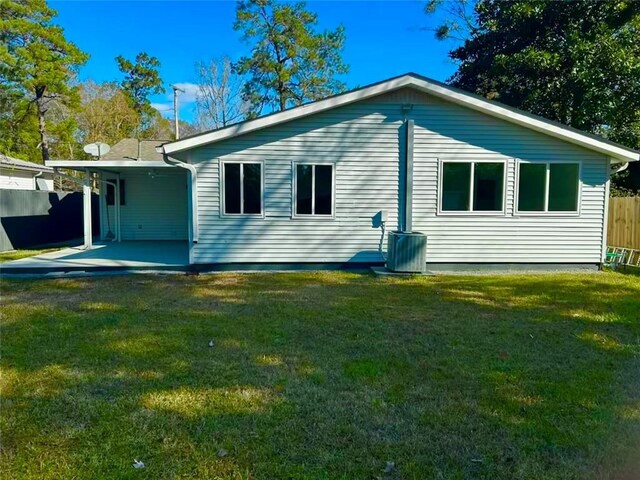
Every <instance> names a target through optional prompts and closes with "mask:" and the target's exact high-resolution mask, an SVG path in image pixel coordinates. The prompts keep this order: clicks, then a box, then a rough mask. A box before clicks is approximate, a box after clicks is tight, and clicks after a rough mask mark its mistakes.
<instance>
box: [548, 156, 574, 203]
mask: <svg viewBox="0 0 640 480" xmlns="http://www.w3.org/2000/svg"><path fill="white" fill-rule="evenodd" d="M577 209H578V164H576V163H551V164H549V211H550V212H572V211H576V210H577Z"/></svg>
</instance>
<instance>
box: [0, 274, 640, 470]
mask: <svg viewBox="0 0 640 480" xmlns="http://www.w3.org/2000/svg"><path fill="white" fill-rule="evenodd" d="M3 295H4V300H5V302H4V307H5V308H4V312H3V318H2V334H3V343H2V352H1V353H2V360H1V365H2V370H3V375H2V399H3V400H2V403H3V405H2V407H3V412H4V413H3V416H2V433H3V442H2V455H3V465H7V466H8V469H7V470H6V472H8V473H7V475H9V477H11V476H13V477H16V476H20V477H24V478H29V476H31V477H33V478H61V477H65V476H69V474H71V473H73V474H75V475H76V476H78V477H79V478H83V477H86V478H113V477H117V478H129V477H131V478H134V477H135V478H173V477H177V476H182V477H186V478H197V477H211V478H375V477H377V476H379V477H384V478H387V477H388V478H394V477H397V478H438V477H441V478H514V476H515V477H517V478H535V479H542V478H588V477H590V476H591V477H594V478H608V477H611V478H613V476H614V475H618V474H621V473H620V470H618V469H617V468H619V467H620V466H622V467H621V468H622V470H624V466H625V465H627V463H626V462H627V457H629V458H631V455H632V454H633V453H634V452H637V450H634V448H636V447H637V445H638V443H634V442H637V441H638V433H639V429H640V409H639V407H638V401H639V399H640V394H639V388H638V386H639V384H640V379H638V371H639V370H638V368H639V366H640V363H639V361H638V359H639V358H640V343H639V340H638V339H639V338H640V321H639V319H638V312H640V283H639V282H638V281H637V279H636V278H633V277H625V276H622V275H617V274H600V275H594V274H591V275H587V274H577V275H575V274H574V275H568V274H567V275H536V276H476V277H435V278H411V279H386V280H383V279H378V278H375V277H372V276H369V275H359V274H349V273H311V274H310V273H298V274H282V275H273V274H253V275H238V274H224V275H212V276H202V277H197V278H194V277H179V276H167V277H114V278H102V279H86V280H56V281H45V282H42V281H41V282H37V281H12V282H4V283H3ZM210 341H212V342H213V346H212V347H210V346H209V342H210ZM223 450H224V451H226V452H227V454H226V455H225V454H224V451H223ZM36 457H37V458H39V459H40V460H39V461H38V462H33V459H34V458H36ZM133 458H140V459H142V460H143V461H145V463H146V464H147V468H145V469H144V470H142V471H134V470H133V469H132V467H131V462H132V461H133ZM607 459H613V461H609V460H607ZM387 461H394V462H395V463H396V465H397V469H396V470H395V471H393V472H389V473H388V474H385V473H384V472H383V469H384V467H385V464H386V462H387ZM83 472H85V473H83Z"/></svg>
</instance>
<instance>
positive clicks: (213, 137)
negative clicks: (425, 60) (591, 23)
mask: <svg viewBox="0 0 640 480" xmlns="http://www.w3.org/2000/svg"><path fill="white" fill-rule="evenodd" d="M403 87H412V88H415V89H416V90H419V91H422V92H425V93H427V94H430V95H433V96H435V97H438V98H442V99H444V100H447V101H450V102H453V103H456V104H459V105H462V106H464V107H467V108H470V109H473V110H477V111H479V112H482V113H485V114H487V115H491V116H493V117H496V118H500V119H502V120H506V121H508V122H511V123H515V124H517V125H521V126H523V127H526V128H529V129H531V130H535V131H538V132H541V133H544V134H547V135H550V136H552V137H556V138H559V139H561V140H565V141H567V142H570V143H574V144H577V145H580V146H582V147H584V148H587V149H590V150H594V151H597V152H600V153H604V154H607V155H610V156H611V157H612V158H613V159H615V160H617V161H638V160H640V153H639V152H637V151H635V150H631V149H628V148H626V147H624V146H622V145H617V144H613V143H611V142H608V141H606V140H604V139H599V138H597V137H594V136H592V135H589V134H586V133H583V132H579V131H576V130H574V129H572V128H569V127H567V126H564V125H561V124H558V123H555V122H552V121H550V120H546V119H544V118H542V117H537V116H534V115H531V114H529V113H526V112H523V111H520V110H516V109H513V108H509V107H507V106H503V105H500V104H499V103H496V102H492V101H490V100H487V99H484V98H482V97H479V96H476V95H473V94H471V93H468V92H464V91H462V90H458V89H456V88H453V87H450V86H448V85H445V84H443V83H440V82H436V81H435V80H431V79H429V78H425V77H422V76H419V75H416V74H413V73H409V74H406V75H402V76H400V77H396V78H392V79H389V80H386V81H383V82H380V83H377V84H374V85H370V86H368V87H364V88H361V89H358V90H353V91H351V92H346V93H343V94H340V95H336V96H333V97H329V98H326V99H324V100H318V101H316V102H313V103H309V104H306V105H301V106H299V107H295V108H291V109H289V110H285V111H282V112H278V113H273V114H271V115H267V116H265V117H261V118H257V119H255V120H249V121H245V122H241V123H238V124H236V125H231V126H229V127H226V128H221V129H218V130H214V131H211V132H205V133H202V134H200V135H195V136H193V137H190V138H184V139H181V140H176V141H174V142H171V143H167V144H165V145H163V146H162V147H159V150H161V151H162V152H163V153H165V154H171V153H174V152H179V151H182V150H187V149H190V148H194V147H198V146H201V145H205V144H209V143H213V142H218V141H220V140H223V139H227V138H231V137H236V136H238V135H243V134H245V133H249V132H253V131H256V130H260V129H262V128H266V127H270V126H273V125H277V124H280V123H283V122H288V121H291V120H296V119H299V118H303V117H307V116H309V115H312V114H316V113H320V112H323V111H325V110H330V109H333V108H336V107H340V106H344V105H348V104H350V103H354V102H357V101H360V100H364V99H367V98H371V97H374V96H376V95H381V94H383V93H387V92H391V91H393V90H398V89H400V88H403ZM141 163H146V162H141Z"/></svg>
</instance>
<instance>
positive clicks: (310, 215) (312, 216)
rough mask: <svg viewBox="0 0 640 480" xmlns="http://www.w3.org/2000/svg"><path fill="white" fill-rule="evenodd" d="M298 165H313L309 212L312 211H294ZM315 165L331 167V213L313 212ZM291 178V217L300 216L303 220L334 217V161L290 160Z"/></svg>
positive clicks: (296, 198)
mask: <svg viewBox="0 0 640 480" xmlns="http://www.w3.org/2000/svg"><path fill="white" fill-rule="evenodd" d="M298 165H307V166H310V167H314V168H313V170H312V174H311V212H312V213H296V210H297V209H296V206H297V203H298ZM316 166H328V167H331V214H330V215H329V214H326V213H313V212H314V211H315V202H316V195H315V194H316V181H315V180H316V169H315V167H316ZM291 170H292V172H291V178H292V185H291V186H292V192H293V194H292V198H291V217H292V218H302V219H305V220H309V219H315V220H323V219H324V220H333V219H335V218H336V164H335V163H334V162H291Z"/></svg>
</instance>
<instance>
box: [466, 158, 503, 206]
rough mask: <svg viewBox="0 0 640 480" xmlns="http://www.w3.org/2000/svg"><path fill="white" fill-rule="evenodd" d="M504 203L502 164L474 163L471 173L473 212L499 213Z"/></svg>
mask: <svg viewBox="0 0 640 480" xmlns="http://www.w3.org/2000/svg"><path fill="white" fill-rule="evenodd" d="M503 201H504V163H476V164H474V171H473V210H474V211H484V212H493V211H501V210H502V203H503Z"/></svg>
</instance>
